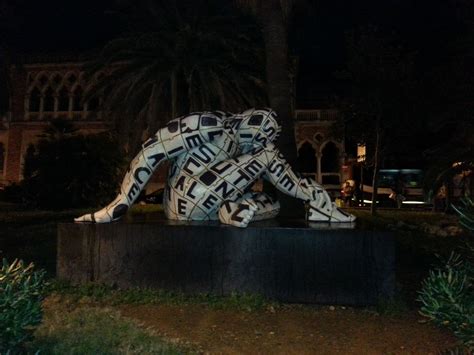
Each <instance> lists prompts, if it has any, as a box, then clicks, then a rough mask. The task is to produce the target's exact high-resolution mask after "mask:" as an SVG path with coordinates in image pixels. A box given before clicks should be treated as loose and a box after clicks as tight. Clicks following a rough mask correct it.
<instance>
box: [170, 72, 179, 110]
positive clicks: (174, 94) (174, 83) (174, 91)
mask: <svg viewBox="0 0 474 355" xmlns="http://www.w3.org/2000/svg"><path fill="white" fill-rule="evenodd" d="M176 117H178V78H177V73H176V71H173V73H172V74H171V119H174V118H176Z"/></svg>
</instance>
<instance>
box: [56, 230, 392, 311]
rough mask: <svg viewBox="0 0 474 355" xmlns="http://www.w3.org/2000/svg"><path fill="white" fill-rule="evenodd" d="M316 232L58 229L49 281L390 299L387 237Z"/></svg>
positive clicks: (361, 301) (338, 300) (282, 296)
mask: <svg viewBox="0 0 474 355" xmlns="http://www.w3.org/2000/svg"><path fill="white" fill-rule="evenodd" d="M315 226H316V228H310V227H308V226H307V225H306V224H305V223H300V224H292V225H291V226H289V225H285V224H284V223H280V222H277V221H266V222H257V223H254V224H251V225H250V226H249V227H248V228H246V229H239V228H235V227H229V226H222V225H219V224H217V223H212V222H211V223H206V222H202V223H198V222H193V223H179V222H172V221H157V222H147V223H127V222H120V223H111V224H97V225H96V224H75V223H63V224H60V225H59V226H58V259H57V260H58V261H57V274H58V277H59V278H60V279H63V280H69V281H71V282H73V283H84V282H99V283H105V284H113V285H116V286H118V287H121V288H128V287H136V286H139V287H152V288H160V289H167V290H174V291H180V292H184V293H189V294H198V293H213V294H217V295H228V294H230V293H232V292H239V293H258V294H262V295H264V296H266V297H268V298H272V299H276V300H279V301H284V302H300V303H321V304H346V305H369V304H375V303H376V302H377V301H378V300H380V299H381V298H386V297H391V296H392V295H393V293H394V284H395V276H394V264H395V260H394V238H393V235H392V234H390V233H387V232H374V231H365V230H359V229H341V228H336V227H340V226H336V227H334V226H332V227H331V226H329V227H328V226H327V225H323V224H316V225H315Z"/></svg>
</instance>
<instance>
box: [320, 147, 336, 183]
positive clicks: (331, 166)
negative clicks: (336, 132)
mask: <svg viewBox="0 0 474 355" xmlns="http://www.w3.org/2000/svg"><path fill="white" fill-rule="evenodd" d="M321 153H322V158H321V173H322V183H323V184H331V185H338V184H340V174H339V173H340V161H339V160H340V157H339V154H340V152H339V149H338V147H337V146H336V144H335V143H333V142H329V143H327V144H326V145H325V146H324V148H323V150H322V152H321Z"/></svg>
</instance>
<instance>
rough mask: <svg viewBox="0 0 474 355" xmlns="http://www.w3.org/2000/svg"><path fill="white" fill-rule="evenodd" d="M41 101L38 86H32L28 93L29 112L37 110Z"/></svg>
mask: <svg viewBox="0 0 474 355" xmlns="http://www.w3.org/2000/svg"><path fill="white" fill-rule="evenodd" d="M40 103H41V93H40V91H39V89H38V88H34V89H33V90H32V91H31V93H30V104H29V111H30V112H39V110H40Z"/></svg>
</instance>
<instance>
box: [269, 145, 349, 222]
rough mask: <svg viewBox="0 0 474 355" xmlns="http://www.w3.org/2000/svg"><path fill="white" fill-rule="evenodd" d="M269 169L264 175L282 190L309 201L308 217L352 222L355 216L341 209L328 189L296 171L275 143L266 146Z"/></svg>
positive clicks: (319, 219)
mask: <svg viewBox="0 0 474 355" xmlns="http://www.w3.org/2000/svg"><path fill="white" fill-rule="evenodd" d="M264 151H265V155H266V157H265V159H266V163H267V171H266V172H265V174H264V175H263V177H264V178H265V179H266V180H268V181H270V182H271V183H272V184H273V185H274V186H275V187H276V188H277V189H278V190H280V191H281V192H283V193H285V194H287V195H290V196H293V197H295V198H298V199H300V200H303V201H305V202H309V212H308V219H310V220H318V221H334V222H352V221H354V220H355V217H354V216H352V215H350V214H348V213H346V212H343V211H341V210H340V209H338V208H337V207H336V206H335V204H334V203H333V202H332V201H331V198H330V196H329V194H328V193H327V191H326V190H325V189H324V188H323V187H322V186H321V185H319V184H318V183H316V182H315V181H313V180H312V179H310V178H305V177H301V176H300V175H299V174H298V173H295V172H294V171H293V169H292V168H291V166H290V164H288V163H287V162H286V160H285V158H284V156H283V155H282V154H281V153H280V152H279V151H278V149H277V148H276V147H275V146H274V145H273V144H268V145H267V146H266V147H265V148H264Z"/></svg>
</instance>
